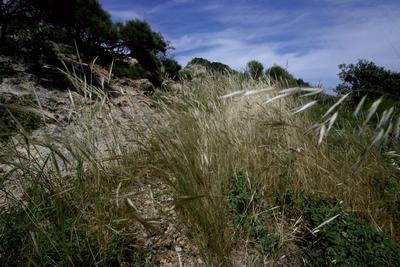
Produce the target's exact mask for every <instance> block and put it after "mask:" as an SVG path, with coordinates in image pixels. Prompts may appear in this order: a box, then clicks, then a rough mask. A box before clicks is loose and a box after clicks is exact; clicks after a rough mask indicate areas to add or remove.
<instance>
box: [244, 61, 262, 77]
mask: <svg viewBox="0 0 400 267" xmlns="http://www.w3.org/2000/svg"><path fill="white" fill-rule="evenodd" d="M246 71H247V73H248V74H249V75H250V77H252V78H253V79H255V80H258V79H260V78H261V77H262V76H263V72H264V66H263V64H261V63H260V62H258V61H257V60H251V61H249V62H248V63H247V70H246Z"/></svg>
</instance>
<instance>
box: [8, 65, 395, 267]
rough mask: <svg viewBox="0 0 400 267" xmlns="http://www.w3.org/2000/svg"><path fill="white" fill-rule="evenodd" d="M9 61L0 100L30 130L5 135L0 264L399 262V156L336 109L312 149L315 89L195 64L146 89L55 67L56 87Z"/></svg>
mask: <svg viewBox="0 0 400 267" xmlns="http://www.w3.org/2000/svg"><path fill="white" fill-rule="evenodd" d="M13 64H14V63H13ZM96 68H99V69H101V68H100V67H96ZM96 68H94V67H92V69H96ZM14 69H18V68H17V67H15V66H14ZM19 69H20V73H19V74H15V75H16V76H15V77H13V78H4V79H3V83H2V85H1V88H2V96H5V95H11V97H10V99H13V98H15V97H16V99H21V96H22V95H29V96H30V97H31V98H32V99H33V103H36V104H35V110H36V111H35V112H34V113H32V111H31V110H23V107H21V109H12V108H11V109H9V110H10V111H11V114H18V112H19V110H20V111H23V112H25V114H36V115H35V116H36V117H35V118H36V119H37V120H38V122H39V121H40V125H38V126H36V127H35V128H36V130H34V131H32V132H29V131H28V132H26V131H22V128H20V127H19V126H17V128H16V131H15V132H14V134H13V135H12V136H11V137H10V136H9V137H7V139H3V141H2V142H3V145H2V151H1V153H2V154H1V157H0V158H1V163H2V165H1V167H0V168H1V173H0V175H1V177H2V192H3V193H2V194H1V200H2V206H1V227H2V228H1V233H2V239H1V240H2V246H1V248H2V249H1V251H0V259H1V262H2V264H3V265H7V266H15V265H19V264H23V263H26V262H32V264H33V263H36V264H39V265H53V264H54V263H55V262H57V263H58V264H62V265H86V266H87V265H105V266H110V265H112V266H114V265H121V266H128V265H130V264H131V265H133V266H137V265H139V266H151V265H155V266H166V265H168V266H177V265H183V266H202V265H220V264H222V265H234V266H260V265H288V266H293V265H313V266H315V265H326V264H332V263H335V264H337V265H345V264H347V263H348V262H350V263H352V264H353V263H354V264H358V263H360V262H365V263H371V262H373V265H375V264H377V265H388V266H389V265H391V266H395V265H397V264H398V262H397V261H398V259H399V255H400V247H399V245H398V244H396V243H395V242H394V241H393V240H398V233H399V229H398V227H397V225H399V224H398V216H397V211H396V207H395V206H393V205H394V203H396V201H397V200H396V199H397V194H396V190H395V188H399V185H398V181H397V180H398V179H396V177H398V175H399V172H400V170H399V167H398V166H399V165H398V163H397V161H396V160H394V158H391V157H388V156H385V154H382V153H381V151H380V150H379V149H371V148H369V146H370V140H371V137H373V133H374V132H373V131H372V128H371V130H367V131H364V132H363V134H362V135H359V134H358V133H357V131H354V130H352V128H351V127H352V126H351V127H349V126H346V124H347V122H346V120H348V119H346V118H339V119H338V125H337V126H335V127H337V129H338V130H335V131H333V130H332V131H331V133H330V134H329V135H328V137H327V139H326V140H325V141H323V142H322V143H321V144H319V145H318V138H319V137H318V134H316V133H314V131H310V130H309V128H310V126H312V125H313V123H314V121H313V120H314V119H313V118H318V116H321V114H322V113H321V111H318V110H320V109H322V111H323V110H324V109H325V110H326V109H327V108H328V107H329V106H324V105H323V104H322V103H324V101H322V98H321V100H320V101H321V104H320V106H317V107H311V108H307V107H308V106H310V105H307V104H306V103H307V101H309V100H307V98H299V97H296V95H297V94H298V93H301V92H304V93H303V94H305V93H308V94H310V92H315V93H318V90H319V89H318V88H304V89H301V88H297V89H296V88H293V89H290V90H286V89H279V88H280V87H276V88H275V87H274V86H273V84H271V83H270V82H268V81H261V80H260V81H256V80H251V79H250V80H248V81H244V80H243V77H242V76H240V75H236V76H235V75H225V74H215V73H214V74H207V72H205V73H203V74H202V75H200V76H198V75H197V76H196V75H194V76H193V75H192V79H191V80H185V79H182V80H181V81H180V82H179V83H174V82H170V83H168V84H169V85H168V87H165V89H164V91H159V90H157V91H156V92H155V93H152V94H150V95H146V94H145V93H144V90H143V88H144V85H143V84H146V81H142V80H130V79H119V78H113V79H111V80H110V81H109V82H108V83H107V88H114V89H115V90H114V91H115V92H114V91H110V90H109V91H104V89H102V88H101V87H100V88H99V87H96V86H92V85H91V84H90V83H87V82H85V80H88V78H89V76H87V77H86V79H83V77H85V76H81V75H85V73H82V74H79V73H77V72H75V74H74V72H69V73H68V72H67V73H64V74H63V75H65V77H66V78H67V80H69V81H72V85H73V86H74V87H69V88H70V90H67V89H63V90H61V89H62V88H61V87H59V88H54V87H43V86H42V85H40V82H39V81H38V80H37V78H35V77H34V76H32V75H26V74H25V73H24V69H23V66H20V67H19ZM75 70H77V68H75ZM185 71H187V70H185ZM101 72H103V73H105V74H106V73H107V71H106V70H103V71H98V73H101ZM100 80H101V79H100ZM104 88H105V87H104ZM116 88H118V89H116ZM232 88H236V89H240V91H237V92H232ZM107 92H108V93H107ZM288 93H290V95H288ZM280 95H284V96H285V97H281V96H280ZM276 96H279V97H276ZM310 97H311V98H312V97H315V94H314V96H310ZM35 99H36V100H35ZM37 99H39V102H37ZM268 99H270V100H269V101H267V100H268ZM274 99H276V100H274ZM332 100H333V101H334V102H333V103H335V101H337V100H338V99H334V98H333V99H332ZM266 101H267V102H269V103H265V102H266ZM330 101H331V100H329V101H327V102H326V103H328V105H331V104H329V103H330ZM301 106H303V107H305V108H301ZM9 107H11V106H9ZM306 108H307V109H306ZM298 109H300V110H303V109H304V111H302V112H300V113H297V114H293V110H298ZM318 114H320V115H318ZM3 116H4V115H3ZM13 118H14V117H13ZM18 118H20V119H24V118H26V116H20V117H18ZM22 122H23V121H22ZM339 129H341V130H339ZM324 139H325V138H324ZM366 148H368V150H365V149H366ZM360 157H362V158H360ZM360 160H361V161H360ZM357 162H358V163H357ZM15 222H18V223H15ZM376 229H380V231H377V230H376ZM382 231H383V232H382ZM389 236H390V237H391V238H389ZM11 251H14V252H13V253H11ZM94 251H96V253H94Z"/></svg>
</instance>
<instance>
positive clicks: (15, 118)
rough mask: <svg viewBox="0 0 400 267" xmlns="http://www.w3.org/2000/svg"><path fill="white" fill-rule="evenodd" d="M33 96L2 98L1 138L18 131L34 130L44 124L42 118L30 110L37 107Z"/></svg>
mask: <svg viewBox="0 0 400 267" xmlns="http://www.w3.org/2000/svg"><path fill="white" fill-rule="evenodd" d="M34 103H35V100H34V97H33V96H32V95H24V96H20V97H11V98H7V99H6V98H5V97H3V96H0V132H1V135H0V137H2V136H3V137H4V136H7V135H9V134H10V133H12V132H15V131H16V130H17V129H18V125H20V126H22V128H24V129H25V130H33V129H36V128H38V127H39V126H40V125H41V124H42V118H40V117H39V116H38V115H37V114H35V113H32V112H30V111H29V110H28V109H24V108H32V107H34V106H35V104H34Z"/></svg>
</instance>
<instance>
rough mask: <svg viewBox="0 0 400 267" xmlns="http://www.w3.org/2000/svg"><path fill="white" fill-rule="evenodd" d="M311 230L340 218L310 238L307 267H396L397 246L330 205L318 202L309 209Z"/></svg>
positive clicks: (398, 258) (399, 250)
mask: <svg viewBox="0 0 400 267" xmlns="http://www.w3.org/2000/svg"><path fill="white" fill-rule="evenodd" d="M307 210H308V214H309V220H310V223H311V227H312V228H311V229H313V228H316V227H318V226H320V225H321V224H323V223H324V222H326V221H327V220H328V219H330V218H332V217H333V216H335V215H338V214H339V216H338V217H337V218H336V219H334V220H333V221H331V222H329V223H328V224H326V225H324V226H322V227H320V228H319V231H318V232H317V233H316V234H315V235H310V237H309V238H310V240H309V241H310V242H311V244H312V245H311V247H310V248H309V249H310V251H309V254H308V258H307V261H306V265H308V266H399V265H400V246H399V245H398V244H396V243H394V242H393V241H392V240H390V239H389V238H388V237H387V236H386V235H385V234H384V233H381V232H378V231H376V230H375V229H372V228H371V226H370V225H369V224H368V223H367V222H366V221H365V220H363V219H361V218H358V217H357V216H355V215H354V214H351V213H348V212H346V211H344V210H343V208H342V207H341V206H340V205H338V204H336V203H334V202H332V201H318V202H315V203H312V204H311V205H310V206H309V207H308V208H307Z"/></svg>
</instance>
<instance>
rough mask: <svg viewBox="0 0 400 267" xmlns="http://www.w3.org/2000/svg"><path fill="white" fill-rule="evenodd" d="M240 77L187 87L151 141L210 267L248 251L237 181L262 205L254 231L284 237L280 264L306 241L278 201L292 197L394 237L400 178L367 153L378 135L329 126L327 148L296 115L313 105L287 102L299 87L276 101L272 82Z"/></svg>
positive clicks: (375, 153)
mask: <svg viewBox="0 0 400 267" xmlns="http://www.w3.org/2000/svg"><path fill="white" fill-rule="evenodd" d="M235 79H236V78H235V77H228V76H213V77H208V78H207V79H201V80H197V81H196V80H195V81H194V82H190V83H186V84H184V85H183V91H182V96H181V97H180V98H179V100H178V101H177V102H175V103H174V104H173V105H168V106H165V107H164V109H163V113H164V114H166V115H165V117H163V120H165V121H168V125H167V127H164V128H161V129H155V130H154V129H153V131H152V134H151V135H150V137H149V140H148V142H146V150H147V151H148V152H149V153H150V155H151V156H152V158H153V159H154V161H153V162H152V163H151V166H150V167H149V168H152V169H153V171H154V172H155V173H154V175H155V176H160V177H162V178H163V179H164V180H165V181H166V182H168V183H169V184H170V185H171V186H172V187H173V188H174V192H175V199H176V201H177V207H178V208H179V209H180V210H181V212H182V214H183V216H184V218H186V220H187V221H188V227H189V229H190V230H189V234H190V235H191V236H192V237H193V238H194V239H195V240H197V242H198V244H199V246H200V248H202V252H203V254H204V256H205V258H206V259H207V260H208V261H207V262H208V263H209V264H210V265H219V264H223V265H231V264H238V263H237V262H236V263H234V262H233V259H235V258H236V257H235V253H237V251H242V250H243V246H247V244H249V240H248V235H249V232H250V231H251V229H250V228H251V227H250V228H249V229H247V230H248V232H247V233H243V231H242V233H241V234H240V231H238V229H237V227H238V226H237V225H235V224H234V223H233V222H234V220H233V219H232V216H234V215H232V212H231V210H230V206H229V192H230V188H232V183H234V182H232V177H235V176H236V175H237V174H238V173H242V174H245V177H246V179H247V183H248V184H249V186H250V187H252V188H257V189H258V190H256V191H254V194H258V195H259V196H258V198H259V199H260V198H261V200H259V201H258V202H259V203H258V204H257V205H256V206H255V209H254V210H253V213H252V215H251V216H252V218H253V225H254V221H256V220H263V222H262V224H263V225H264V226H265V225H267V224H272V225H274V226H272V227H270V228H269V230H268V232H269V235H272V236H276V235H278V237H277V239H278V240H279V242H278V244H279V247H280V248H284V249H283V250H281V254H280V255H279V256H280V257H281V256H283V255H285V253H289V254H290V250H289V249H288V248H290V247H291V245H290V244H292V245H293V243H294V242H297V241H298V240H297V241H296V239H301V234H298V233H296V231H297V230H298V229H300V228H301V227H300V226H299V225H297V224H296V225H294V224H293V225H290V224H289V223H288V221H290V219H293V220H295V221H297V220H298V219H299V218H286V214H285V201H283V203H282V201H279V199H280V198H279V197H278V198H277V197H276V196H277V195H278V196H279V195H280V196H284V197H283V198H281V199H280V200H285V196H287V194H288V193H290V194H291V195H293V196H294V198H295V199H296V198H297V199H305V198H313V199H335V200H337V201H338V202H340V203H343V205H344V206H345V207H346V209H347V210H349V211H352V212H355V213H357V214H359V215H361V216H362V217H364V218H367V219H368V220H369V221H370V222H371V224H372V225H373V226H375V227H376V228H378V229H380V230H384V231H386V232H388V233H389V234H391V235H392V237H393V238H395V239H397V238H398V234H399V229H398V227H397V226H396V225H398V222H399V221H398V219H399V218H398V212H397V208H398V195H397V193H395V192H394V191H391V189H390V188H392V189H393V188H399V184H398V183H399V181H398V179H396V177H397V175H398V174H399V171H398V169H396V167H395V166H394V165H392V164H391V162H390V161H389V160H388V159H387V158H385V156H384V155H383V154H382V153H381V151H380V150H379V149H368V148H370V145H371V138H373V136H374V130H373V129H372V130H368V129H365V130H364V131H363V132H362V133H361V134H360V133H359V132H358V131H356V129H352V128H349V127H342V129H333V128H332V129H329V130H331V131H332V132H331V134H330V135H328V140H327V141H326V142H321V140H320V137H319V135H318V132H316V133H315V134H314V132H312V131H311V132H310V127H311V126H312V125H314V124H315V121H311V120H310V119H309V118H310V117H312V116H311V114H310V113H312V112H313V111H312V110H311V111H309V110H308V111H305V113H303V114H300V115H299V114H296V115H294V114H293V113H295V112H296V111H299V110H301V111H303V110H305V108H308V107H310V108H311V106H312V105H310V104H308V105H307V104H306V103H307V101H305V100H303V98H300V97H299V96H298V95H292V94H288V92H292V91H299V90H298V89H290V90H283V91H280V92H279V93H278V97H276V92H274V90H273V88H272V89H271V84H269V83H264V84H263V83H257V84H256V86H257V87H255V85H254V84H253V82H254V81H250V82H249V83H247V84H246V82H243V81H240V82H239V81H237V80H235ZM257 89H258V90H257ZM232 91H236V93H231V92H232ZM237 91H238V92H237ZM314 91H318V90H317V89H315V90H313V91H312V92H314ZM222 95H225V96H227V97H222V98H221V97H220V96H222ZM281 95H284V96H285V97H279V96H281ZM271 99H272V100H275V99H276V100H275V101H270V100H271ZM266 102H268V104H266ZM302 107H303V108H302ZM304 107H305V108H304ZM334 108H337V105H336V106H335V105H333V109H334ZM333 109H331V110H333ZM328 111H329V112H328V114H329V113H331V111H330V110H329V107H328ZM322 117H324V116H322ZM331 120H332V119H331ZM342 123H343V122H342ZM149 126H150V128H151V123H149ZM328 127H329V128H331V127H332V125H331V126H328ZM318 131H320V130H319V129H318ZM324 137H325V136H324ZM148 144H151V145H152V146H151V147H150V148H149V147H148ZM360 155H364V158H363V160H362V161H360V160H359V159H360ZM357 162H358V165H356V164H355V163H357ZM243 190H244V189H243ZM231 197H232V196H231ZM233 197H237V196H233ZM255 198H256V196H255V195H253V196H251V197H250V200H249V202H252V201H254V199H255ZM277 200H278V201H277ZM248 204H249V203H248ZM277 204H280V205H283V206H280V207H279V209H278V211H276V210H275V212H274V213H271V212H270V215H271V214H272V215H271V216H264V217H263V216H259V215H260V214H265V213H268V211H269V210H271V209H272V208H273V207H274V206H275V205H277ZM250 206H251V205H250V204H249V207H250ZM276 212H278V213H279V215H277V213H276ZM260 217H261V218H260ZM271 221H272V222H271ZM294 229H297V230H294ZM245 232H246V231H245ZM303 234H304V233H303ZM246 236H247V237H246ZM241 241H242V242H241ZM250 243H251V242H250ZM250 247H251V246H250ZM250 247H249V250H251V248H250ZM285 249H286V250H285ZM276 259H277V260H278V259H279V257H278V258H276ZM241 263H242V264H248V262H241Z"/></svg>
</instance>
